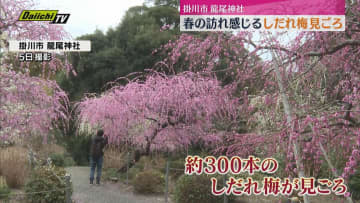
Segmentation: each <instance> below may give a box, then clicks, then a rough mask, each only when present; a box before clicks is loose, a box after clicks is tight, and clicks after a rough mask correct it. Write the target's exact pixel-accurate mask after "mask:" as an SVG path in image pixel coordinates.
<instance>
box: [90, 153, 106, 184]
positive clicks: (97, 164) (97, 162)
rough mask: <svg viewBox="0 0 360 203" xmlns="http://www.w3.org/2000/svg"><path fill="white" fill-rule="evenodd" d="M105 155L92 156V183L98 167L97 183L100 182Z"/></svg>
mask: <svg viewBox="0 0 360 203" xmlns="http://www.w3.org/2000/svg"><path fill="white" fill-rule="evenodd" d="M102 164H103V157H102V156H101V157H99V158H98V159H94V158H93V157H91V156H90V184H93V182H94V175H95V168H96V184H100V178H101V171H102Z"/></svg>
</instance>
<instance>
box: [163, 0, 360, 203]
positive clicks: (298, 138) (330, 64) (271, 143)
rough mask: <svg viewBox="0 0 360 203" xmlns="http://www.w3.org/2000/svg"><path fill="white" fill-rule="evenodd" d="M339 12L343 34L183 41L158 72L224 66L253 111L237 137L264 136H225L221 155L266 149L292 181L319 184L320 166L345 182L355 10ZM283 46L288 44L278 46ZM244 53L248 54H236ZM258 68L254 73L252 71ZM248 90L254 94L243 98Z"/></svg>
mask: <svg viewBox="0 0 360 203" xmlns="http://www.w3.org/2000/svg"><path fill="white" fill-rule="evenodd" d="M346 4H347V5H346V18H347V19H346V25H345V26H346V31H345V32H303V33H300V34H298V35H297V36H296V37H295V38H294V39H291V36H290V37H289V36H285V35H284V33H280V34H274V35H272V36H270V37H269V35H268V34H267V33H262V34H261V35H262V36H263V37H262V39H260V40H259V41H253V38H252V34H251V33H246V32H241V33H239V34H237V35H233V36H231V37H230V38H224V37H223V36H224V34H219V33H216V34H214V35H215V36H217V37H214V36H213V35H210V36H208V37H206V38H205V39H201V38H196V37H194V36H191V35H186V34H183V35H182V36H180V37H179V39H177V40H176V41H171V42H169V43H168V44H167V45H165V46H163V48H165V50H166V56H167V57H166V58H165V59H164V60H163V61H162V62H161V63H159V64H165V65H164V67H170V70H172V67H177V66H181V65H182V64H183V63H184V61H185V62H187V63H188V64H189V66H188V67H190V68H191V70H192V71H195V72H214V71H216V67H218V66H219V65H220V62H221V61H220V60H219V59H221V58H223V57H225V58H227V60H229V65H228V68H227V69H225V70H228V72H226V74H228V75H234V76H235V78H236V80H233V84H237V85H239V84H240V89H238V91H240V92H242V93H240V94H239V95H240V96H241V98H240V100H241V101H248V100H250V106H249V108H254V112H253V114H252V115H251V116H250V117H249V119H248V126H249V130H250V131H251V132H252V133H247V134H243V136H240V137H242V138H247V139H246V140H252V139H251V138H249V136H252V137H254V138H256V135H263V141H264V143H263V144H262V145H260V146H259V145H255V143H253V142H245V143H246V144H244V142H243V143H241V141H240V140H239V139H237V138H238V137H239V135H238V134H233V135H232V137H233V138H231V130H230V132H229V134H230V135H228V137H230V138H229V140H231V141H232V144H230V145H228V146H227V148H228V149H230V150H229V151H228V152H231V153H232V154H239V153H241V152H243V151H249V150H251V149H252V148H253V147H254V146H255V147H258V148H260V147H263V149H264V150H265V149H273V150H268V152H269V154H268V155H273V154H274V153H283V154H284V157H285V161H286V163H287V165H286V171H287V172H288V174H290V175H292V176H296V175H299V176H304V175H306V176H318V175H320V174H319V172H320V170H321V168H322V167H323V166H324V164H323V162H324V161H326V164H327V165H328V167H327V170H329V171H330V172H333V177H339V176H340V175H341V177H343V178H344V179H345V180H347V179H348V178H349V176H350V175H351V174H354V173H355V170H356V167H358V166H359V162H360V153H359V149H360V141H359V139H360V137H359V132H360V120H359V116H360V115H359V112H360V103H359V101H360V100H359V97H360V91H359V88H360V83H359V82H360V80H359V79H360V72H359V66H360V64H359V55H360V34H359V31H360V29H359V24H358V22H359V20H360V10H359V8H360V4H359V2H358V1H347V2H346ZM287 37H289V38H287ZM286 38H287V39H288V42H287V43H286V44H284V43H281V41H283V39H286ZM214 39H218V40H214ZM224 41H225V42H227V43H224ZM224 44H234V45H233V46H231V48H227V47H225V46H224ZM199 45H203V46H199ZM245 47H247V48H250V50H251V51H250V52H248V54H245V55H243V54H239V53H241V50H242V49H245ZM264 52H267V53H272V57H271V60H270V61H269V60H268V61H249V62H251V63H252V65H250V66H244V64H246V62H247V61H248V57H247V56H251V55H257V56H260V55H261V54H263V53H264ZM234 53H235V54H234ZM268 58H269V57H268ZM259 66H260V67H261V69H260V70H261V71H260V72H259V71H255V70H257V67H259ZM259 80H262V81H263V83H261V84H263V86H261V87H260V88H258V81H259ZM245 81H250V82H249V83H245ZM249 89H254V90H256V91H252V94H253V95H249V94H246V93H248V90H249ZM239 143H241V144H239ZM279 146H281V147H279ZM224 148H226V146H223V147H222V149H221V150H219V151H220V152H223V151H224ZM283 149H286V150H283ZM347 159H348V161H343V162H341V161H339V160H347ZM335 160H336V164H334V163H335ZM339 172H340V173H339ZM341 172H342V174H341ZM348 195H349V194H347V196H348ZM306 201H307V202H308V200H306ZM348 201H349V202H351V199H350V198H348Z"/></svg>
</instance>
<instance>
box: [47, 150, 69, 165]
mask: <svg viewBox="0 0 360 203" xmlns="http://www.w3.org/2000/svg"><path fill="white" fill-rule="evenodd" d="M49 157H50V159H51V161H52V163H53V164H54V165H55V166H58V167H64V166H65V156H64V155H63V154H55V153H54V154H50V156H49Z"/></svg>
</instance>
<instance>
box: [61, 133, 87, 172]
mask: <svg viewBox="0 0 360 203" xmlns="http://www.w3.org/2000/svg"><path fill="white" fill-rule="evenodd" d="M65 142H66V143H65V145H66V149H67V151H68V152H69V153H70V154H71V156H72V158H73V160H74V161H75V162H76V165H80V166H87V165H89V154H90V147H91V136H83V135H78V136H77V135H73V136H69V137H66V138H65Z"/></svg>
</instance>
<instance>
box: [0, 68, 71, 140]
mask: <svg viewBox="0 0 360 203" xmlns="http://www.w3.org/2000/svg"><path fill="white" fill-rule="evenodd" d="M1 70H2V69H1ZM0 78H1V80H0V104H1V105H0V138H1V139H5V140H7V139H11V138H12V137H22V136H28V135H32V134H38V135H39V134H40V135H46V134H47V133H48V132H49V130H51V129H52V127H53V123H52V122H53V121H54V120H64V121H65V120H66V119H67V115H66V112H67V107H68V100H67V96H66V94H65V92H63V91H62V90H61V89H60V88H59V86H58V85H57V84H56V82H54V81H48V80H44V79H41V78H37V77H29V76H26V75H24V74H22V73H16V72H14V71H0Z"/></svg>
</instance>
